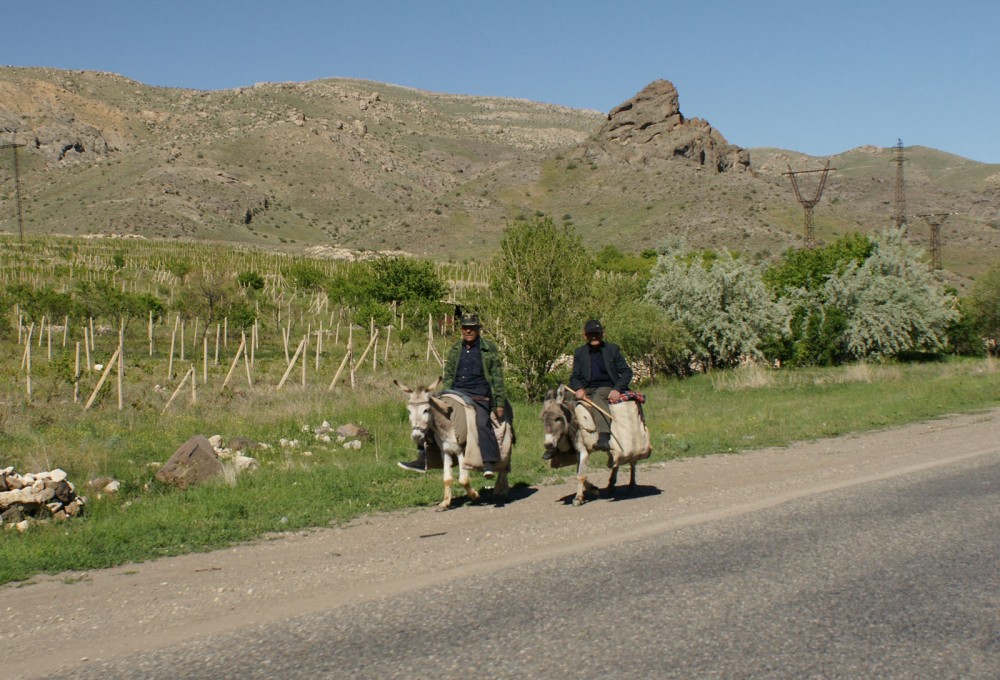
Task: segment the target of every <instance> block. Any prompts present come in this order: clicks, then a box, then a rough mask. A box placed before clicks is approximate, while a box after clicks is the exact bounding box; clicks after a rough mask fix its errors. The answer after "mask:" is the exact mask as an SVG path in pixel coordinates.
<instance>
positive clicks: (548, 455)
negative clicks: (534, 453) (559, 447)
mask: <svg viewBox="0 0 1000 680" xmlns="http://www.w3.org/2000/svg"><path fill="white" fill-rule="evenodd" d="M554 455H556V451H555V449H546V450H545V453H543V454H542V460H552V456H554Z"/></svg>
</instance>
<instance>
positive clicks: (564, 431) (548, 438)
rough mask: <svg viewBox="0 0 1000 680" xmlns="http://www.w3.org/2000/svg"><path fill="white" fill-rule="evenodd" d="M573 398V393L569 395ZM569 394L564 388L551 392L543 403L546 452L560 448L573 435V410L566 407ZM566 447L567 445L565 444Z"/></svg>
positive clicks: (543, 430)
mask: <svg viewBox="0 0 1000 680" xmlns="http://www.w3.org/2000/svg"><path fill="white" fill-rule="evenodd" d="M568 394H569V396H570V397H572V394H573V393H572V392H569V393H568ZM566 399H567V392H566V390H565V388H564V387H563V386H561V385H560V386H559V390H558V391H555V390H549V391H548V392H547V393H546V395H545V400H544V401H543V402H542V432H543V435H544V438H543V444H544V446H545V450H546V451H551V450H553V449H555V448H558V447H560V443H563V442H565V440H567V439H568V438H569V436H570V434H571V432H570V431H571V428H572V423H573V409H572V408H571V407H569V406H567V405H566ZM563 446H565V444H563Z"/></svg>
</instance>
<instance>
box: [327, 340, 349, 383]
mask: <svg viewBox="0 0 1000 680" xmlns="http://www.w3.org/2000/svg"><path fill="white" fill-rule="evenodd" d="M351 353H352V352H351V349H350V348H348V349H347V351H346V352H345V353H344V358H343V360H342V361H341V362H340V367H339V368H338V369H337V372H336V373H334V375H333V380H331V381H330V386H329V387H327V388H326V389H327V391H328V392H329V391H330V390H332V389H333V386H334V385H336V384H337V378H339V377H340V374H341V373H342V372H343V370H344V366H346V365H347V362H348V360H349V359H350V358H351Z"/></svg>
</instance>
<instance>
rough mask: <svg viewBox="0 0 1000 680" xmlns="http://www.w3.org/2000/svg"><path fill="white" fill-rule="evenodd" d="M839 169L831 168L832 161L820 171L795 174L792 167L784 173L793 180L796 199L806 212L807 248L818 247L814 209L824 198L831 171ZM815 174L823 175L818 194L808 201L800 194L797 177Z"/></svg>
mask: <svg viewBox="0 0 1000 680" xmlns="http://www.w3.org/2000/svg"><path fill="white" fill-rule="evenodd" d="M836 169H837V168H831V167H830V161H827V162H826V166H825V167H823V168H820V169H819V170H798V171H795V172H793V171H792V166H791V165H789V166H788V172H786V173H784V174H785V175H787V176H788V177H789V178H790V179H791V180H792V191H793V192H795V198H796V200H798V202H799V203H800V204H802V208H803V211H804V212H805V239H806V248H813V247H815V246H816V234H815V230H814V229H813V208H815V207H816V204H817V203H819V199H820V198H822V196H823V188H824V187H826V177H827V175H828V174H829V173H830V171H831V170H836ZM813 172H819V173H822V174H821V175H820V178H819V185H818V186H817V187H816V193H815V194H813V197H812V198H809V199H806V198H803V197H802V194H801V193H800V192H799V182H798V180H797V179H796V177H795V176H796V175H805V174H809V173H813Z"/></svg>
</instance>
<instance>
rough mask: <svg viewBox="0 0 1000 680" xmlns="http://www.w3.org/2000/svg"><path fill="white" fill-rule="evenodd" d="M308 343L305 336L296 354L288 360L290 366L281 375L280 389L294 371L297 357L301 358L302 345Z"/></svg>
mask: <svg viewBox="0 0 1000 680" xmlns="http://www.w3.org/2000/svg"><path fill="white" fill-rule="evenodd" d="M305 344H306V339H305V337H303V338H302V340H301V341H300V342H299V346H298V349H296V350H295V356H293V357H292V360H291V361H289V362H288V368H286V369H285V374H284V375H283V376H281V381H280V382H279V383H278V389H279V390H280V389H281V388H282V387H284V385H285V381H286V380H288V375H289V374H290V373H291V372H292V368H293V367H294V366H295V361H296V359H298V358H299V353H300V352H302V347H303V346H304V345H305Z"/></svg>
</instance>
